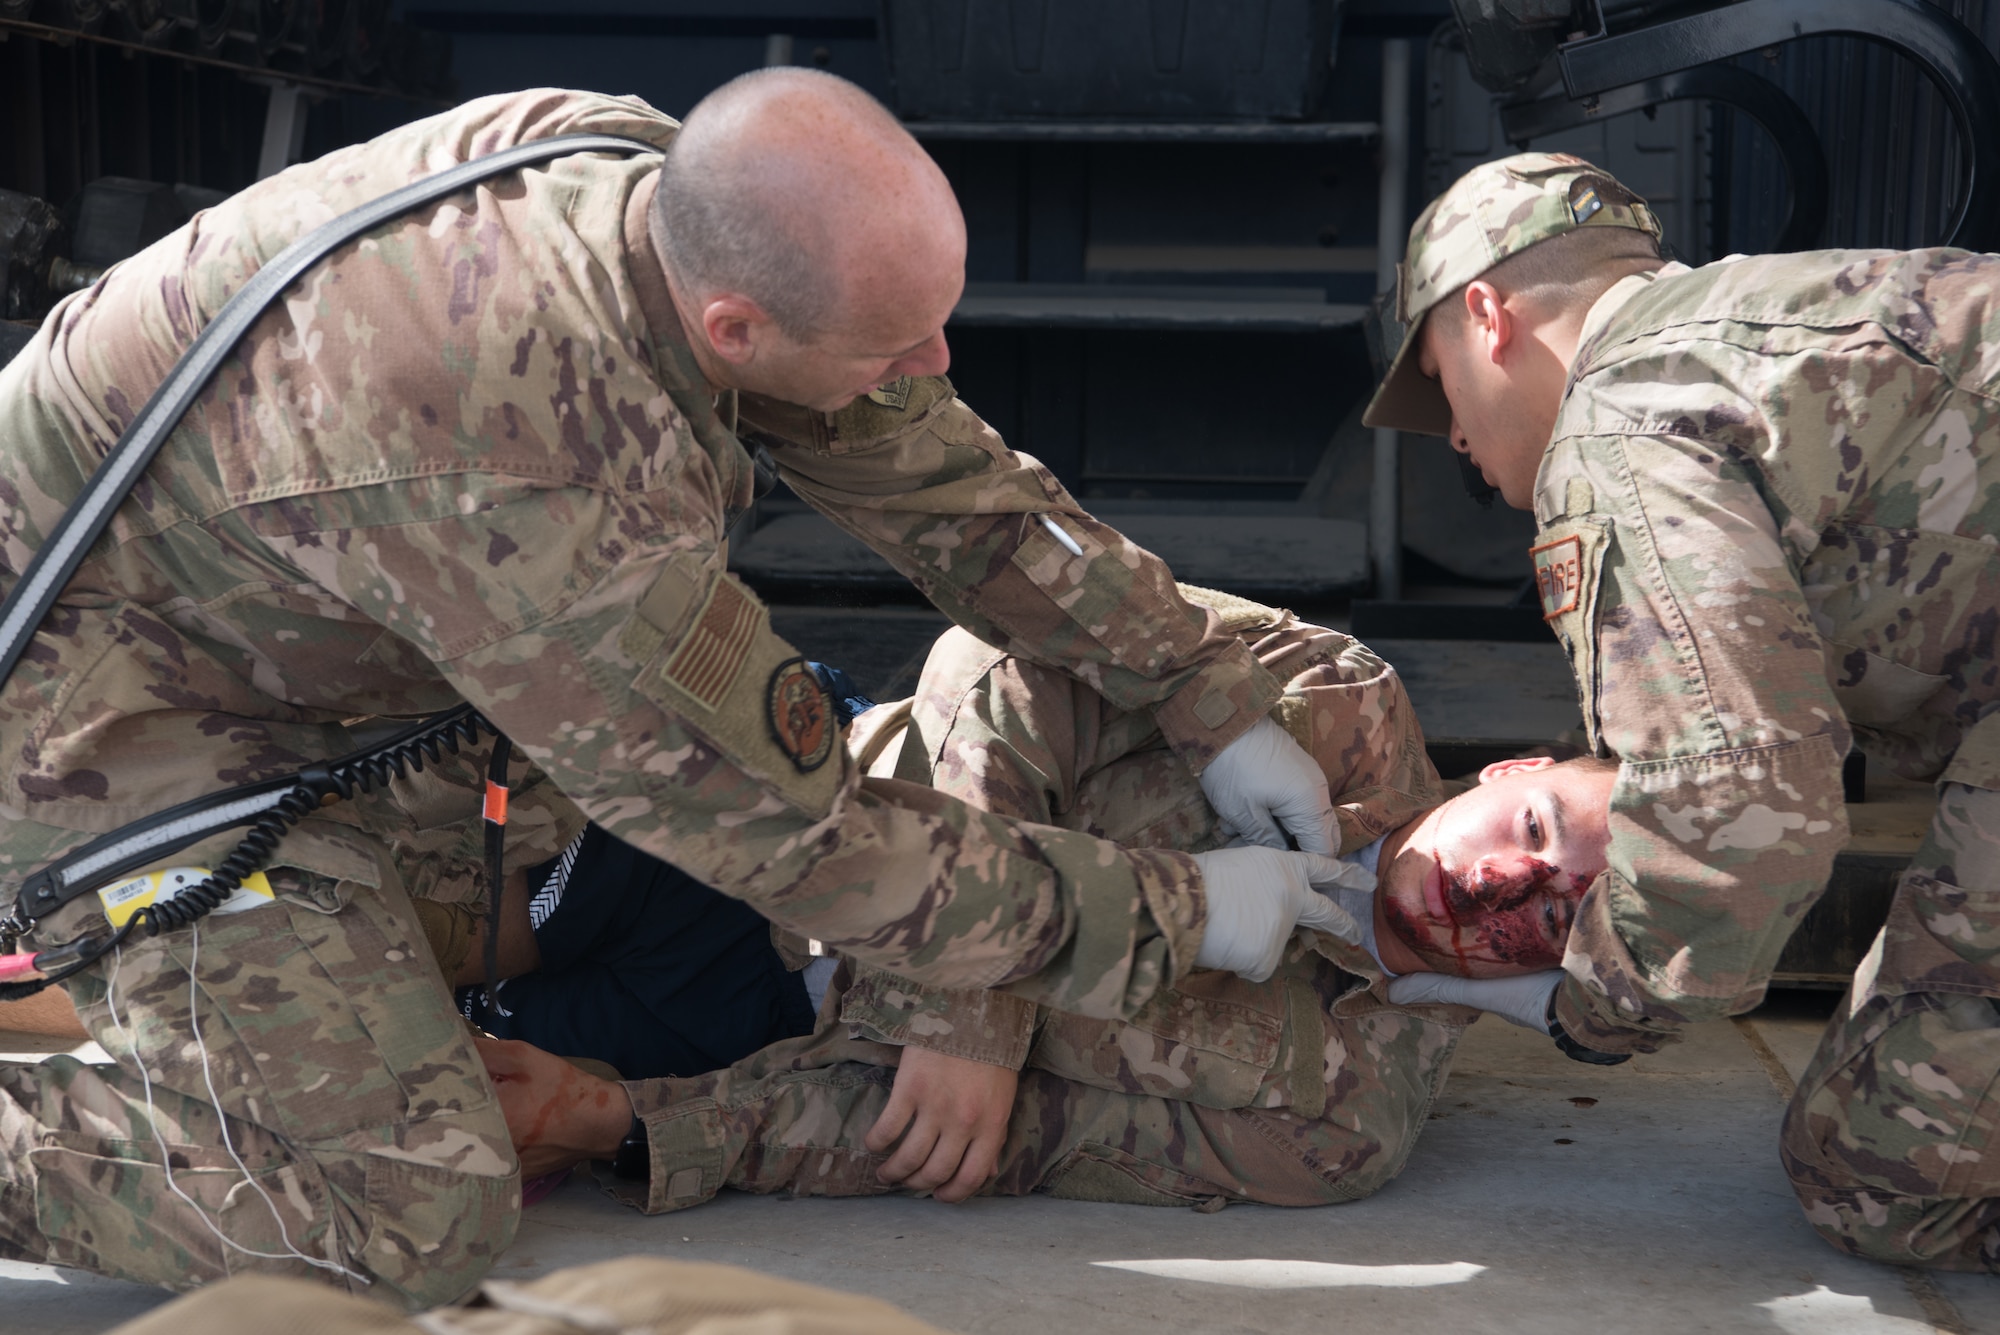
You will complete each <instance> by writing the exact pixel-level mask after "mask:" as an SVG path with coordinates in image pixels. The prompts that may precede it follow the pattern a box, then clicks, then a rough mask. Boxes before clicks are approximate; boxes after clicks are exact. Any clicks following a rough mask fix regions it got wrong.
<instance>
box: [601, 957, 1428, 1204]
mask: <svg viewBox="0 0 2000 1335" xmlns="http://www.w3.org/2000/svg"><path fill="white" fill-rule="evenodd" d="M853 968H854V966H853V965H852V964H851V963H843V964H842V966H841V970H840V973H839V974H837V975H836V977H835V981H834V985H833V989H832V991H831V992H830V993H829V995H828V997H827V1003H826V1007H825V1008H823V1009H822V1011H821V1013H820V1014H821V1023H820V1026H819V1029H818V1031H817V1032H815V1033H813V1034H809V1035H806V1036H804V1037H801V1038H795V1039H787V1040H785V1041H783V1042H779V1043H774V1044H772V1045H771V1046H769V1047H767V1048H765V1049H763V1050H762V1051H761V1052H758V1053H756V1054H755V1055H753V1056H750V1057H747V1058H745V1059H744V1060H742V1061H740V1062H738V1063H737V1064H736V1065H734V1066H732V1067H729V1068H728V1069H726V1070H721V1071H712V1072H710V1073H709V1074H707V1075H703V1076H695V1077H692V1078H689V1079H684V1080H660V1081H648V1082H646V1084H647V1086H648V1088H649V1094H650V1095H651V1097H650V1098H649V1100H648V1101H649V1102H650V1103H652V1104H653V1105H654V1106H656V1107H663V1108H665V1109H666V1111H665V1112H664V1113H663V1114H660V1115H657V1117H655V1116H652V1115H649V1117H648V1130H649V1135H650V1140H651V1144H652V1150H653V1157H652V1169H653V1181H652V1182H651V1183H650V1184H644V1185H640V1184H628V1183H616V1184H614V1185H613V1187H612V1190H613V1192H614V1194H616V1195H618V1196H620V1197H622V1198H624V1199H626V1200H627V1201H628V1202H629V1203H631V1204H634V1205H639V1206H641V1207H642V1208H647V1209H649V1210H665V1211H673V1210H684V1209H687V1208H689V1207H690V1206H695V1205H699V1204H701V1203H703V1202H704V1201H707V1200H709V1199H711V1198H712V1197H714V1196H715V1194H716V1193H717V1192H719V1191H720V1190H721V1189H722V1188H724V1187H734V1188H735V1189H737V1190H738V1191H749V1192H760V1193H761V1192H776V1191H789V1192H792V1193H794V1194H796V1195H800V1196H880V1195H887V1194H892V1193H896V1192H901V1191H905V1190H907V1189H906V1188H901V1187H897V1186H891V1185H888V1184H885V1183H883V1182H882V1181H881V1180H880V1179H879V1178H878V1177H877V1176H876V1170H878V1169H879V1168H880V1167H881V1166H882V1164H883V1163H884V1162H886V1161H887V1159H888V1157H889V1156H888V1155H887V1154H876V1153H871V1152H870V1151H869V1150H868V1149H867V1148H866V1147H865V1146H864V1145H863V1143H862V1138H863V1137H864V1136H866V1135H867V1134H868V1130H869V1128H870V1127H872V1126H873V1125H874V1124H875V1119H876V1118H877V1117H878V1116H880V1115H881V1112H882V1109H883V1108H884V1107H885V1106H886V1105H887V1103H888V1101H889V1093H890V1089H891V1086H892V1085H893V1084H894V1082H895V1078H896V1065H897V1063H898V1062H899V1061H900V1060H901V1055H902V1052H903V1049H902V1047H900V1046H898V1045H894V1044H889V1043H880V1042H875V1041H873V1040H870V1039H867V1038H861V1037H852V1036H850V1034H851V1032H852V1031H851V1029H850V1027H849V1026H847V1025H845V1024H843V1023H840V1022H839V1021H838V1020H837V1019H836V1018H835V1017H837V1016H838V1014H839V1008H840V1000H839V995H838V994H839V992H840V990H841V988H842V986H843V985H844V984H845V983H847V981H848V979H849V977H850V971H851V970H852V969H853ZM1313 1056H1314V1057H1315V1058H1316V1057H1317V1056H1318V1052H1317V1051H1316V1050H1315V1051H1314V1053H1313ZM1329 1103H1331V1100H1329ZM1330 1111H1333V1113H1334V1120H1335V1121H1337V1120H1338V1110H1337V1109H1330ZM1419 1118H1420V1119H1421V1114H1419ZM1353 1140H1354V1137H1353V1134H1352V1131H1351V1129H1349V1128H1346V1127H1344V1126H1335V1127H1327V1126H1323V1125H1322V1123H1321V1121H1320V1120H1319V1119H1317V1118H1313V1117H1307V1116H1304V1115H1301V1114H1300V1113H1297V1112H1295V1111H1293V1110H1291V1109H1289V1108H1283V1107H1268V1108H1243V1107H1236V1108H1212V1107H1207V1106H1204V1105H1201V1104H1197V1103H1192V1102H1189V1101H1186V1100H1182V1099H1172V1098H1164V1097H1160V1096H1156V1095H1148V1094H1133V1093H1127V1092H1124V1091H1121V1090H1117V1089H1111V1088H1103V1087H1100V1086H1097V1085H1093V1084H1089V1083H1086V1082H1083V1081H1080V1080H1073V1079H1068V1078H1065V1077H1063V1076H1059V1075H1056V1074H1054V1073H1053V1072H1050V1071H1046V1070H1041V1069H1037V1068H1036V1067H1035V1066H1034V1065H1032V1064H1031V1065H1029V1066H1028V1068H1027V1069H1025V1070H1023V1071H1021V1073H1020V1085H1019V1088H1018V1089H1017V1091H1016V1092H1015V1095H1014V1107H1013V1112H1012V1114H1011V1115H1010V1116H1009V1118H1008V1122H1007V1138H1006V1143H1005V1144H1004V1145H1003V1146H1002V1148H1001V1151H1000V1156H999V1164H998V1168H997V1171H996V1173H995V1175H994V1177H993V1179H992V1180H991V1181H989V1182H988V1183H987V1184H986V1186H985V1187H984V1188H982V1189H981V1192H980V1194H982V1195H994V1196H1026V1195H1030V1194H1032V1193H1034V1192H1037V1191H1040V1192H1045V1193H1047V1194H1048V1195H1051V1196H1055V1197H1058V1198H1061V1199H1067V1200H1086V1201H1115V1202H1122V1203H1125V1204H1132V1205H1179V1206H1190V1205H1206V1206H1209V1207H1210V1208H1216V1207H1219V1206H1220V1205H1221V1204H1222V1203H1224V1202H1226V1201H1231V1200H1243V1201H1261V1202H1263V1203H1265V1204H1269V1205H1294V1206H1307V1205H1329V1204H1333V1203H1336V1202H1340V1201H1348V1200H1353V1199H1355V1198H1357V1197H1359V1196H1365V1195H1367V1194H1369V1192H1370V1191H1372V1190H1373V1189H1374V1187H1375V1186H1377V1185H1379V1184H1380V1181H1381V1180H1386V1178H1387V1177H1391V1176H1394V1173H1395V1170H1396V1169H1397V1168H1400V1167H1401V1164H1402V1158H1403V1155H1404V1154H1405V1153H1407V1150H1408V1146H1407V1145H1404V1146H1401V1147H1399V1150H1400V1152H1396V1151H1391V1152H1389V1153H1386V1154H1384V1155H1382V1156H1381V1157H1382V1158H1384V1159H1387V1160H1392V1161H1393V1163H1392V1164H1391V1166H1389V1167H1387V1168H1385V1169H1384V1170H1383V1171H1382V1172H1381V1173H1359V1172H1354V1173H1350V1172H1349V1169H1350V1167H1351V1165H1349V1164H1348V1163H1346V1162H1343V1161H1341V1160H1342V1158H1343V1157H1344V1156H1343V1155H1342V1154H1341V1153H1340V1152H1339V1151H1340V1150H1341V1149H1342V1148H1344V1147H1346V1146H1348V1145H1351V1144H1352V1143H1353ZM1329 1145H1331V1146H1332V1147H1334V1149H1335V1153H1334V1154H1333V1156H1332V1157H1331V1158H1329V1157H1328V1155H1327V1153H1326V1151H1327V1150H1328V1147H1329Z"/></svg>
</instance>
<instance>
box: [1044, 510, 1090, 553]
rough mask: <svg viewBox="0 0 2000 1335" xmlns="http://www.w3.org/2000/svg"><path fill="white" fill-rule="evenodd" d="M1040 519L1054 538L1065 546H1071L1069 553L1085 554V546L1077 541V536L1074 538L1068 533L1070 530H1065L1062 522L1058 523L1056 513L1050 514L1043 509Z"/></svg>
mask: <svg viewBox="0 0 2000 1335" xmlns="http://www.w3.org/2000/svg"><path fill="white" fill-rule="evenodd" d="M1040 519H1041V521H1042V527H1043V528H1045V529H1047V530H1048V531H1049V536H1050V537H1052V538H1054V539H1055V540H1056V541H1057V542H1059V543H1061V544H1062V545H1063V546H1065V547H1067V548H1069V553H1070V555H1071V556H1082V555H1083V547H1082V546H1081V545H1080V544H1079V543H1078V542H1077V540H1076V539H1075V538H1072V537H1071V536H1070V535H1069V534H1068V532H1067V531H1065V530H1064V528H1063V526H1062V525H1061V524H1058V523H1057V522H1056V521H1055V516H1054V515H1051V514H1049V513H1048V512H1047V511H1043V512H1042V514H1041V515H1040Z"/></svg>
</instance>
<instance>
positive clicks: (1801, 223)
mask: <svg viewBox="0 0 2000 1335" xmlns="http://www.w3.org/2000/svg"><path fill="white" fill-rule="evenodd" d="M1662 102H1720V103H1722V104H1723V105H1725V106H1729V107H1733V108H1735V109H1736V110H1738V111H1741V112H1742V113H1743V114H1744V115H1746V116H1748V117H1750V119H1751V120H1754V121H1756V122H1757V123H1758V124H1759V125H1761V126H1763V127H1764V131H1765V133H1767V134H1769V135H1770V136H1771V138H1772V139H1773V140H1775V141H1776V143H1777V146H1778V154H1779V156H1780V157H1782V158H1783V159H1784V162H1785V174H1786V176H1787V177H1788V178H1789V180H1790V183H1791V208H1790V209H1789V210H1788V211H1787V213H1786V214H1785V225H1784V226H1783V227H1782V228H1781V229H1780V230H1779V233H1778V239H1777V241H1776V243H1775V245H1774V247H1773V248H1774V249H1776V250H1781V251H1783V250H1809V249H1811V248H1812V246H1813V244H1814V243H1815V242H1816V241H1817V240H1818V239H1819V234H1820V229H1821V227H1823V226H1824V225H1825V223H1826V209H1827V195H1828V185H1827V179H1828V178H1827V167H1826V154H1825V152H1824V151H1823V150H1822V149H1821V148H1820V142H1819V134H1818V133H1817V132H1816V131H1815V130H1814V129H1813V126H1812V122H1811V121H1810V120H1808V119H1806V113H1805V112H1804V111H1803V110H1802V109H1801V108H1800V107H1799V104H1798V103H1796V102H1794V101H1793V100H1792V99H1791V98H1790V96H1788V95H1787V94H1786V93H1785V91H1784V90H1783V89H1782V88H1779V87H1778V86H1777V85H1776V84H1774V83H1772V82H1771V81H1770V80H1769V79H1765V78H1761V77H1759V76H1758V75H1756V74H1753V73H1751V72H1750V71H1749V70H1746V69H1743V68H1742V67H1740V66H1737V65H1730V64H1726V63H1716V64H1711V65H1697V66H1695V67H1694V68H1693V69H1686V70H1677V71H1675V72H1674V73H1672V74H1663V75H1661V76H1659V77H1658V78H1653V79H1647V80H1646V81H1645V82H1643V83H1634V84H1627V85H1626V86H1624V87H1623V88H1612V89H1607V90H1606V91H1604V92H1602V93H1598V94H1596V95H1595V96H1592V97H1590V98H1588V99H1586V100H1584V101H1581V102H1575V101H1571V100H1570V99H1569V98H1567V97H1560V96H1558V97H1544V98H1537V99H1536V100H1534V101H1532V102H1516V103H1513V104H1512V105H1510V106H1504V107H1502V108H1500V128H1501V130H1502V131H1503V132H1504V133H1505V134H1506V136H1507V138H1508V140H1509V142H1511V143H1514V144H1523V143H1526V142H1527V141H1529V140H1531V139H1539V138H1541V137H1542V136H1543V135H1549V134H1556V133H1558V132H1560V131H1563V130H1573V129H1576V128H1577V127H1578V126H1581V125H1588V124H1591V123H1593V122H1595V121H1601V120H1605V119H1608V118H1609V117H1612V116H1623V115H1626V114H1628V113H1630V112H1634V111H1645V110H1648V109H1650V108H1652V107H1656V106H1658V105H1659V104H1660V103H1662Z"/></svg>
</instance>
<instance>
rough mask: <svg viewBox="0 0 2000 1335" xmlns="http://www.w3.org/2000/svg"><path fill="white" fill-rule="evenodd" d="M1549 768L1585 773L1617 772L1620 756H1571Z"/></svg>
mask: <svg viewBox="0 0 2000 1335" xmlns="http://www.w3.org/2000/svg"><path fill="white" fill-rule="evenodd" d="M1549 768H1550V769H1552V770H1558V769H1575V770H1582V771H1583V772H1584V773H1585V774H1616V773H1617V772H1618V757H1617V756H1571V757H1570V758H1569V759H1568V760H1558V761H1557V762H1556V763H1555V764H1553V765H1551V766H1549Z"/></svg>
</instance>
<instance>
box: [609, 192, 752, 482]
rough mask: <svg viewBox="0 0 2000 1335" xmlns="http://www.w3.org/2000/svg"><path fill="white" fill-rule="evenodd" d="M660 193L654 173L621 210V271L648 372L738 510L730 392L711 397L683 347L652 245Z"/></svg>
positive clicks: (746, 473)
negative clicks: (647, 338)
mask: <svg viewBox="0 0 2000 1335" xmlns="http://www.w3.org/2000/svg"><path fill="white" fill-rule="evenodd" d="M659 188H660V173H659V172H658V171H655V172H654V173H653V174H652V175H651V176H649V177H647V178H646V179H645V180H644V181H641V182H640V183H639V186H638V188H637V189H635V190H634V191H633V192H632V197H631V199H630V200H628V201H627V202H626V205H625V268H626V271H627V273H629V274H630V276H631V280H632V290H633V293H634V295H635V296H636V297H637V298H638V301H639V313H640V314H641V315H643V316H644V317H645V319H646V328H647V330H648V332H650V333H651V335H652V345H653V368H654V370H655V371H656V372H657V373H658V375H659V377H660V383H661V384H662V385H664V386H665V387H666V391H667V394H668V396H669V397H671V398H672V399H673V401H674V405H675V406H676V407H677V408H679V409H680V412H681V415H682V416H683V417H685V418H686V419H687V421H688V424H689V425H690V427H691V428H692V429H693V432H694V437H695V439H696V440H697V441H698V442H699V443H700V444H701V446H702V448H703V449H704V450H706V451H707V452H708V455H709V457H710V458H711V459H713V460H714V461H715V465H716V468H717V470H718V472H719V474H720V476H721V481H722V495H723V498H724V503H725V505H727V506H728V507H729V508H731V509H740V508H742V507H743V506H745V505H748V504H749V503H750V500H751V484H752V470H751V468H750V466H749V465H750V460H749V456H748V455H746V454H745V453H744V452H743V447H742V443H741V442H740V441H739V440H737V438H736V391H734V390H728V391H725V392H724V393H722V394H719V395H718V394H717V393H716V392H715V389H714V387H713V386H711V385H710V384H709V383H708V377H707V376H704V375H703V374H702V373H701V366H700V364H699V363H698V362H696V361H695V359H694V349H693V348H691V347H689V346H688V339H687V328H686V326H685V325H683V324H682V323H681V313H680V308H679V307H677V306H675V305H674V296H673V293H672V291H671V290H670V289H669V288H668V287H667V265H666V260H665V258H664V257H663V256H662V255H661V254H660V248H659V246H658V245H656V244H655V243H654V236H653V228H652V216H653V196H654V195H655V194H656V193H658V191H659Z"/></svg>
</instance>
